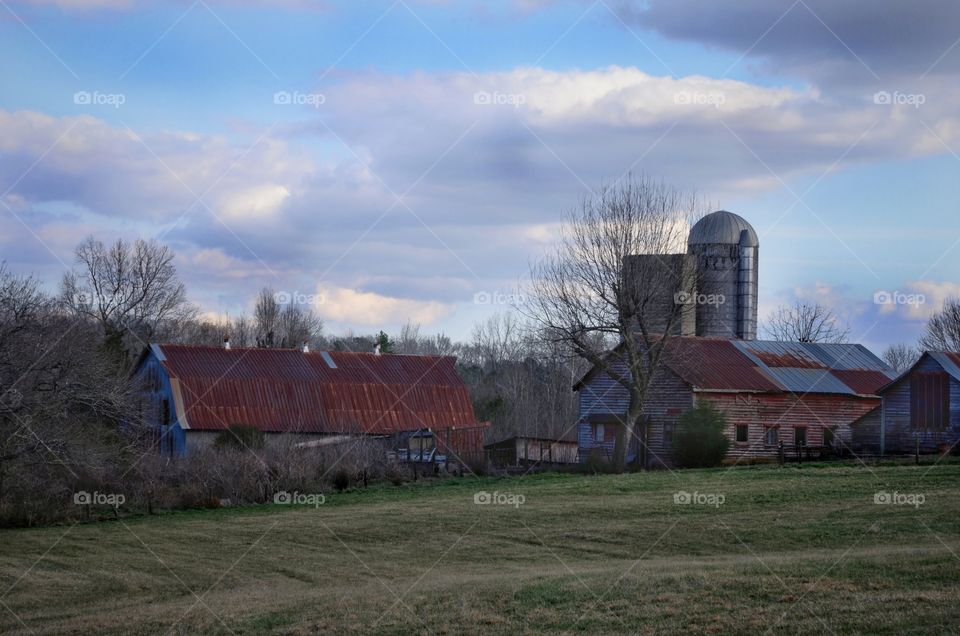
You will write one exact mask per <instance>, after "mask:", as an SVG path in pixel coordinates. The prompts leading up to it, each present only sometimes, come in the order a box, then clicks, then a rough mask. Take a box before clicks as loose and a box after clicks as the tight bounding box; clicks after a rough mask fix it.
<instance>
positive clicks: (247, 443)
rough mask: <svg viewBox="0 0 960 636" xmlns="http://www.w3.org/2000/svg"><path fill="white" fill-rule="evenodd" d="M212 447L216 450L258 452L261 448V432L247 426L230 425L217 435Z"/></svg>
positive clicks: (254, 427)
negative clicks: (235, 449) (229, 449)
mask: <svg viewBox="0 0 960 636" xmlns="http://www.w3.org/2000/svg"><path fill="white" fill-rule="evenodd" d="M213 445H214V446H216V447H217V448H241V449H251V450H260V449H261V448H263V431H261V430H260V429H259V428H257V427H256V426H250V425H248V424H231V425H230V426H228V427H227V430H225V431H220V432H219V433H218V434H217V438H216V439H215V440H214V441H213Z"/></svg>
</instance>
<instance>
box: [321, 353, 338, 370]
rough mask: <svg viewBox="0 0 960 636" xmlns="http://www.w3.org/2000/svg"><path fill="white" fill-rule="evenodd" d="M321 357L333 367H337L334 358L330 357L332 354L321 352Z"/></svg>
mask: <svg viewBox="0 0 960 636" xmlns="http://www.w3.org/2000/svg"><path fill="white" fill-rule="evenodd" d="M320 357H321V358H323V361H324V362H326V363H327V366H328V367H330V368H331V369H336V368H337V363H336V362H334V361H333V358H331V357H330V354H329V353H327V352H326V351H321V352H320Z"/></svg>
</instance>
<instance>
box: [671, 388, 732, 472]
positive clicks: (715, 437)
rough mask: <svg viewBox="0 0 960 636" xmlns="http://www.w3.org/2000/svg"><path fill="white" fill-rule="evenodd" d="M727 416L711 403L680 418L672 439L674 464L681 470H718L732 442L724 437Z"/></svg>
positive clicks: (704, 404)
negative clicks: (711, 467) (709, 468)
mask: <svg viewBox="0 0 960 636" xmlns="http://www.w3.org/2000/svg"><path fill="white" fill-rule="evenodd" d="M726 426H727V418H726V416H725V415H724V414H723V413H721V412H720V411H718V410H717V409H715V408H714V407H713V405H711V404H709V403H708V402H700V403H699V404H697V406H695V407H694V408H692V409H690V410H689V411H687V412H686V413H684V414H683V415H681V416H680V419H679V421H678V422H677V431H676V434H675V435H674V438H673V461H674V462H675V463H676V464H677V466H679V467H680V468H704V467H707V466H718V465H720V463H721V462H722V461H723V458H724V456H725V455H726V454H727V448H729V446H730V440H729V439H728V438H727V436H726V434H725V433H724V429H725V428H726Z"/></svg>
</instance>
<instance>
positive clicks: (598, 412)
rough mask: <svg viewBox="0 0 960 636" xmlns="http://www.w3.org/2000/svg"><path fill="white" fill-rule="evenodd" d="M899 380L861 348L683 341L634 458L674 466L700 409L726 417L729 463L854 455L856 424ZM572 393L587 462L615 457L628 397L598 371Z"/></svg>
mask: <svg viewBox="0 0 960 636" xmlns="http://www.w3.org/2000/svg"><path fill="white" fill-rule="evenodd" d="M620 372H621V373H626V369H625V367H624V368H623V369H621V370H620ZM894 376H895V374H894V372H893V370H892V369H890V367H889V366H887V365H886V364H885V363H884V362H883V361H882V360H880V359H879V358H877V357H876V356H875V355H874V354H873V353H871V352H870V351H869V350H868V349H866V348H865V347H863V346H862V345H859V344H822V343H802V342H778V341H763V340H749V341H748V340H732V339H724V338H702V337H675V338H672V339H671V340H670V341H669V342H668V343H667V350H666V353H665V356H664V364H663V365H662V367H661V368H660V369H659V370H658V372H657V373H656V374H655V376H654V379H653V383H652V385H651V387H650V390H649V394H648V399H647V405H646V407H645V410H644V418H645V425H644V426H643V427H641V428H642V431H641V432H640V436H642V438H635V439H633V440H628V441H629V446H628V449H629V450H628V459H636V460H637V461H639V462H640V463H641V464H644V465H647V466H652V467H655V466H664V467H669V466H670V465H671V460H670V456H671V451H672V444H673V436H674V431H675V429H676V426H677V421H678V420H679V418H680V416H681V415H683V413H685V412H686V411H688V410H689V409H691V408H692V407H693V406H694V405H695V404H697V403H698V402H700V401H707V402H710V403H711V404H713V405H714V406H715V407H716V408H717V409H719V410H720V411H722V412H723V413H724V414H725V415H726V419H727V430H726V434H727V437H728V438H729V439H730V450H729V451H728V458H747V457H776V456H777V455H778V454H779V452H780V449H781V444H782V445H783V448H784V449H785V452H786V453H788V454H790V455H792V454H795V452H796V450H795V449H796V448H798V447H799V448H801V449H804V450H814V451H817V452H819V453H843V452H847V451H849V450H850V448H851V446H850V445H851V442H852V432H851V424H853V423H854V422H856V421H858V420H860V419H861V418H864V417H866V416H868V415H869V414H870V413H871V412H874V411H878V410H879V409H878V407H879V406H880V398H879V397H878V396H877V391H878V390H879V389H880V388H881V387H882V386H884V385H886V384H887V383H889V382H890V380H891V379H892V378H893V377H894ZM574 390H576V391H578V393H579V395H578V397H579V420H578V423H577V431H578V441H579V448H580V460H581V461H587V459H588V458H589V457H590V456H591V455H593V456H598V457H600V458H607V459H609V458H612V456H613V452H614V445H615V441H616V438H617V432H618V429H619V428H620V427H622V426H623V425H624V419H625V416H626V412H627V406H628V401H629V394H628V392H627V390H626V389H625V388H624V387H623V386H622V385H621V384H620V383H619V382H617V381H615V380H614V378H612V377H610V375H609V374H608V373H607V372H605V371H604V370H602V369H601V368H600V367H594V368H593V369H591V370H590V371H589V372H588V373H587V374H586V375H585V376H584V377H583V378H582V379H581V380H580V381H579V382H578V383H577V384H576V385H575V386H574Z"/></svg>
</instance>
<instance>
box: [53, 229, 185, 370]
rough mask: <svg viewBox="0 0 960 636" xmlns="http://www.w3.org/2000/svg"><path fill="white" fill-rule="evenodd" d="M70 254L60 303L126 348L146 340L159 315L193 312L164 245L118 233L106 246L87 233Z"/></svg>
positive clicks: (181, 315)
mask: <svg viewBox="0 0 960 636" xmlns="http://www.w3.org/2000/svg"><path fill="white" fill-rule="evenodd" d="M75 257H76V262H77V267H76V268H74V269H73V270H71V271H69V272H67V273H66V274H65V275H64V277H63V281H62V282H61V298H62V301H63V303H64V304H65V305H66V306H67V307H69V308H70V309H72V310H73V311H74V312H75V313H77V314H79V315H82V316H86V317H88V318H92V319H94V320H96V321H97V322H98V323H99V324H100V326H101V327H102V329H103V333H104V335H105V336H106V337H107V338H108V340H111V339H112V340H114V341H116V342H118V343H119V344H122V346H123V347H124V348H126V349H127V351H130V350H135V349H138V348H139V345H138V343H137V341H140V344H142V343H145V342H148V341H149V340H151V339H152V338H153V337H154V334H155V333H156V331H157V329H158V327H159V325H160V324H161V323H163V322H164V321H166V320H174V319H184V318H188V317H190V316H192V315H193V314H194V313H195V309H194V308H193V307H192V306H191V305H190V304H189V303H188V302H187V297H186V289H185V288H184V285H183V283H182V282H181V281H180V278H179V276H178V275H177V270H176V267H175V266H174V264H173V259H174V254H173V251H172V250H171V249H170V248H169V247H167V246H166V245H162V244H160V243H157V242H156V241H152V240H151V241H144V240H142V239H138V240H136V241H134V242H133V243H128V242H126V241H124V240H123V239H118V240H117V241H116V242H115V243H114V244H113V245H111V246H109V247H107V246H106V245H104V244H103V243H102V242H100V241H98V240H96V239H95V238H94V237H92V236H90V237H87V238H86V239H85V240H84V241H83V242H81V243H80V244H79V245H78V246H77V249H76V252H75Z"/></svg>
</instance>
